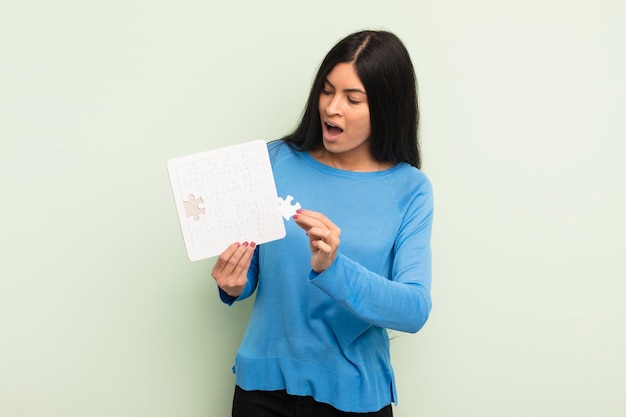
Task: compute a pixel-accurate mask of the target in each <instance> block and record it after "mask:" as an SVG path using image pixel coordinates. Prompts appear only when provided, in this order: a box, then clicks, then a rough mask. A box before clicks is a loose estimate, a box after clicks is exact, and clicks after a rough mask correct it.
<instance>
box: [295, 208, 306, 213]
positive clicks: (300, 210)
mask: <svg viewBox="0 0 626 417" xmlns="http://www.w3.org/2000/svg"><path fill="white" fill-rule="evenodd" d="M303 211H304V210H302V209H298V210H296V213H298V214H300V213H302V212H303Z"/></svg>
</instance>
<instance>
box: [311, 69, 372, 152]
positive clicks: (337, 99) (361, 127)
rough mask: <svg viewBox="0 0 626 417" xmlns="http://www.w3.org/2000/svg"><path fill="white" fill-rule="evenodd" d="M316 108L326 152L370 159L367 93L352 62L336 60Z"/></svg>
mask: <svg viewBox="0 0 626 417" xmlns="http://www.w3.org/2000/svg"><path fill="white" fill-rule="evenodd" d="M319 112H320V121H321V123H322V137H323V143H324V148H325V149H326V150H327V151H328V152H329V153H331V154H335V155H336V156H341V157H342V158H346V157H349V158H350V159H351V160H353V161H355V160H357V159H361V158H363V159H365V160H371V159H372V156H371V152H370V147H369V138H370V135H371V126H370V108H369V104H368V101H367V93H366V91H365V88H364V87H363V84H362V83H361V80H360V79H359V77H358V75H357V74H356V71H355V69H354V66H353V65H352V64H351V63H341V64H337V65H336V66H335V67H334V68H333V69H332V71H331V72H330V73H329V74H328V77H327V78H326V82H325V84H324V88H323V90H322V92H321V94H320V100H319ZM363 159H361V161H363Z"/></svg>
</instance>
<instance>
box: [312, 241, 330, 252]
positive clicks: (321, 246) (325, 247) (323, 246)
mask: <svg viewBox="0 0 626 417" xmlns="http://www.w3.org/2000/svg"><path fill="white" fill-rule="evenodd" d="M311 245H312V246H313V247H315V248H316V249H318V250H319V251H320V252H322V253H325V254H327V255H330V254H331V253H333V252H334V249H333V247H332V246H331V245H329V244H328V243H326V242H324V241H323V240H312V241H311Z"/></svg>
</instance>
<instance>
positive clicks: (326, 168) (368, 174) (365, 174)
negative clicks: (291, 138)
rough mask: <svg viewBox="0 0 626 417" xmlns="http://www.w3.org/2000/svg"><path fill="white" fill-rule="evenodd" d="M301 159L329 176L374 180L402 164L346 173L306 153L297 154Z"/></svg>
mask: <svg viewBox="0 0 626 417" xmlns="http://www.w3.org/2000/svg"><path fill="white" fill-rule="evenodd" d="M299 153H300V154H301V155H302V158H303V159H304V160H305V161H306V162H307V163H308V164H309V165H310V166H312V167H313V168H315V169H317V170H318V171H322V172H325V173H327V174H330V175H335V176H340V177H347V178H376V177H385V176H387V175H389V174H391V173H393V172H394V171H396V170H398V169H399V168H400V167H401V166H402V165H403V163H399V164H396V165H394V166H392V167H390V168H386V169H382V170H380V171H348V170H345V169H341V168H335V167H332V166H330V165H326V164H323V163H321V162H320V161H318V160H317V159H315V158H314V157H313V156H312V155H311V154H310V153H309V152H308V151H301V152H299Z"/></svg>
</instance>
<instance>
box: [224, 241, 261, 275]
mask: <svg viewBox="0 0 626 417" xmlns="http://www.w3.org/2000/svg"><path fill="white" fill-rule="evenodd" d="M253 253H254V243H252V244H248V242H243V243H242V244H241V245H239V246H238V247H237V250H236V251H235V252H234V253H233V254H232V256H231V257H230V258H229V259H228V261H227V262H226V265H225V266H224V269H223V272H224V274H227V275H237V276H239V275H241V272H242V271H247V269H248V267H249V266H250V260H251V259H252V254H253Z"/></svg>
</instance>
